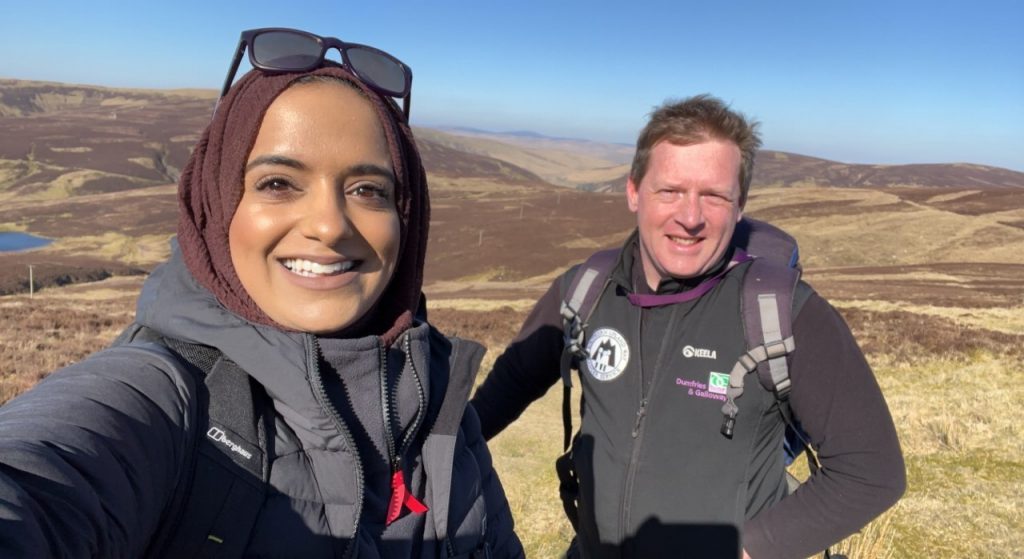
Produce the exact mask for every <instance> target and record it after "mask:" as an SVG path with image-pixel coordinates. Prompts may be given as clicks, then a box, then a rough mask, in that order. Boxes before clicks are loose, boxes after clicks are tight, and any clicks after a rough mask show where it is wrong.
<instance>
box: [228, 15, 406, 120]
mask: <svg viewBox="0 0 1024 559" xmlns="http://www.w3.org/2000/svg"><path fill="white" fill-rule="evenodd" d="M246 47H248V48H249V63H250V64H252V67H253V68H258V69H260V70H262V71H264V72H306V71H308V70H313V69H315V68H319V67H320V66H321V65H323V63H324V57H325V56H326V55H327V51H328V50H329V49H332V48H336V49H338V52H340V53H341V61H342V66H344V67H345V68H346V69H347V70H348V71H350V72H352V73H353V74H355V75H356V77H358V78H359V79H360V80H362V82H363V83H365V84H366V85H367V86H368V87H370V88H371V89H373V90H374V91H376V92H377V93H380V94H382V95H386V96H388V97H395V98H400V99H402V113H404V114H405V120H406V122H408V120H409V104H410V97H411V96H412V70H410V69H409V67H408V66H406V65H405V64H403V63H402V61H401V60H399V59H397V58H395V57H394V56H391V55H390V54H388V53H386V52H384V51H382V50H378V49H375V48H373V47H368V46H366V45H358V44H356V43H346V42H344V41H342V40H341V39H337V38H335V37H321V36H319V35H314V34H313V33H308V32H306V31H300V30H298V29H287V28H283V27H266V28H262V29H249V30H248V31H242V36H241V38H239V39H238V48H236V49H235V58H234V60H232V61H231V69H230V70H228V76H227V79H225V80H224V87H223V88H221V91H220V96H221V97H224V96H225V95H227V92H228V89H230V88H231V82H233V81H234V79H235V73H236V72H238V65H239V64H240V63H241V62H242V53H243V52H245V50H246Z"/></svg>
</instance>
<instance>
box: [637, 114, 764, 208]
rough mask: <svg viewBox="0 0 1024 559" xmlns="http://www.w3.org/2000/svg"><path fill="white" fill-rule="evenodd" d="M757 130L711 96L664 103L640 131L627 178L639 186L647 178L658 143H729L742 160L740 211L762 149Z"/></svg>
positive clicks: (756, 124) (744, 118)
mask: <svg viewBox="0 0 1024 559" xmlns="http://www.w3.org/2000/svg"><path fill="white" fill-rule="evenodd" d="M758 127H759V123H758V122H757V121H754V120H750V119H747V117H745V116H744V115H743V114H742V113H738V112H736V111H733V110H730V109H729V107H728V105H726V104H725V103H723V102H722V101H721V100H720V99H718V98H715V97H712V96H711V95H707V94H704V95H696V96H694V97H690V98H688V99H683V100H681V101H678V100H670V101H666V102H665V103H664V104H663V105H661V106H660V107H658V108H657V109H655V110H654V112H652V113H651V118H650V120H649V121H648V122H647V125H646V126H644V129H643V130H641V131H640V137H639V138H638V139H637V142H636V153H635V154H634V155H633V167H632V168H631V169H630V171H629V178H630V179H632V180H633V184H636V185H637V186H639V185H640V181H642V180H643V178H644V175H645V174H647V165H648V163H649V162H650V159H651V151H652V150H653V149H654V146H655V145H657V144H658V142H661V141H666V142H669V143H671V144H674V145H677V146H689V145H693V144H699V143H701V142H706V141H709V140H725V141H729V142H732V143H734V144H736V146H737V147H739V148H740V157H741V158H742V161H741V163H740V169H739V173H740V175H739V181H740V207H741V208H742V207H743V206H744V205H745V204H746V202H747V192H748V191H749V190H750V180H751V178H752V177H753V174H754V155H755V154H756V153H757V149H758V148H759V147H761V137H760V135H759V134H758Z"/></svg>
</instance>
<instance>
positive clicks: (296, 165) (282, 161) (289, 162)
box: [245, 155, 308, 173]
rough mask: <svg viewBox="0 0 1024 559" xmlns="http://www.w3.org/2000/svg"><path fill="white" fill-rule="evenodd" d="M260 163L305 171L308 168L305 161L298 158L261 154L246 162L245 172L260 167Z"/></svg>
mask: <svg viewBox="0 0 1024 559" xmlns="http://www.w3.org/2000/svg"><path fill="white" fill-rule="evenodd" d="M260 165H283V166H285V167H291V168H293V169H298V170H300V171H304V170H306V169H307V168H308V167H306V164H305V163H303V162H301V161H299V160H298V159H292V158H291V157H285V156H283V155H261V156H259V157H257V158H256V159H253V160H252V161H250V162H248V163H246V165H245V172H246V173H248V172H249V171H251V170H252V169H253V168H255V167H259V166H260Z"/></svg>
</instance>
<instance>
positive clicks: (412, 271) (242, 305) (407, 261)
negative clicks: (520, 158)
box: [178, 66, 430, 344]
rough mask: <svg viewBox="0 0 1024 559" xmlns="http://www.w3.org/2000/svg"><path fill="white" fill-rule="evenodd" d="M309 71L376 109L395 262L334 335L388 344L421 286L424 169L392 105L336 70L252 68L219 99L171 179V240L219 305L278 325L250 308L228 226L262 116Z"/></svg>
mask: <svg viewBox="0 0 1024 559" xmlns="http://www.w3.org/2000/svg"><path fill="white" fill-rule="evenodd" d="M308 75H324V76H334V77H338V78H342V79H344V80H345V81H348V82H351V83H352V84H353V85H354V86H355V87H356V88H358V89H359V90H361V91H363V92H364V93H365V94H366V97H367V98H368V99H369V100H370V102H371V104H373V106H374V108H375V109H376V110H377V115H378V116H379V118H380V121H381V123H382V127H383V129H384V135H385V137H386V138H387V141H388V149H389V151H390V153H391V161H392V165H393V166H394V171H395V177H396V179H397V184H396V188H395V204H396V207H397V209H398V217H399V221H400V222H401V248H400V250H399V253H398V264H397V266H396V267H395V272H394V275H393V276H392V277H391V282H390V283H389V284H388V287H387V288H386V289H385V290H384V292H383V293H382V294H381V296H380V299H379V300H378V301H377V304H376V306H375V307H373V308H372V309H371V310H370V311H369V312H368V313H367V315H366V316H364V317H363V318H362V319H361V320H359V321H358V326H355V327H349V328H347V329H346V331H344V332H341V334H344V335H355V334H376V335H380V336H381V337H382V338H383V339H384V342H385V343H386V344H390V343H391V342H393V341H394V340H395V339H397V338H398V336H399V334H401V333H402V332H403V331H404V330H406V329H407V328H409V326H410V325H411V324H412V317H413V314H414V313H415V311H416V307H417V305H418V304H419V299H420V290H421V288H422V286H423V265H424V261H425V258H426V249H427V230H428V227H429V223H430V201H429V198H428V195H427V179H426V173H425V172H424V170H423V164H422V163H421V161H420V154H419V151H418V150H417V149H416V143H415V141H414V139H413V136H412V131H411V130H410V128H409V126H408V125H407V124H405V123H403V122H402V117H401V112H400V111H399V110H398V109H397V107H396V106H395V105H394V104H393V103H392V102H390V101H388V100H385V99H383V98H381V97H380V96H379V95H378V94H377V93H375V92H374V91H373V90H371V89H369V88H368V87H366V85H364V84H363V83H362V82H360V81H359V80H358V79H356V78H355V77H354V76H353V75H352V74H350V73H349V72H347V71H345V70H344V69H342V68H338V67H333V66H330V67H323V68H319V69H316V70H313V71H310V72H298V73H295V72H293V73H285V74H273V75H270V74H264V73H263V72H261V71H258V70H253V71H250V72H249V73H248V74H246V75H245V76H243V77H242V78H241V79H240V80H238V82H237V83H235V85H234V86H232V87H231V90H230V91H229V92H228V94H227V95H225V96H224V98H223V99H221V100H220V104H219V105H218V108H217V112H216V114H215V115H214V117H213V120H212V121H211V122H210V124H209V126H207V127H206V130H205V131H204V132H203V136H202V137H201V138H200V139H199V143H198V144H196V146H195V149H194V150H193V151H192V155H191V156H190V157H189V160H188V163H187V164H186V165H185V169H184V171H183V173H182V175H181V180H180V181H179V182H178V206H179V214H178V244H179V245H180V246H181V252H182V255H183V257H184V260H185V264H186V266H188V269H189V271H190V272H191V273H192V276H193V277H195V279H196V280H197V281H198V282H199V283H200V284H201V285H202V286H203V287H205V288H206V289H208V290H209V291H210V292H211V293H213V294H214V296H216V297H217V300H218V301H219V302H220V304H222V305H224V307H225V308H227V309H228V310H229V311H231V312H233V313H235V314H237V315H238V316H240V317H242V318H244V319H246V320H248V321H250V322H254V323H257V324H264V325H269V326H274V327H276V328H280V329H282V330H285V328H284V327H283V326H281V325H279V324H277V323H275V322H274V321H273V320H272V319H271V318H270V317H269V316H267V315H266V313H264V312H263V310H262V309H260V308H259V306H257V305H256V303H255V302H254V301H253V300H252V298H251V297H250V296H249V293H248V292H247V291H246V290H245V288H244V287H243V286H242V282H241V280H239V278H238V274H237V273H236V272H235V267H234V265H233V264H232V262H231V251H230V248H229V244H228V229H229V227H230V225H231V218H232V217H233V216H234V214H235V209H236V208H237V207H238V203H239V201H240V200H241V199H242V187H243V181H244V175H245V173H244V167H245V163H246V161H247V160H248V157H249V152H250V151H252V146H253V144H255V142H256V135H257V134H258V133H259V129H260V124H261V123H262V121H263V115H264V114H265V113H266V111H267V108H268V107H269V106H270V104H271V103H273V101H274V99H276V98H277V96H278V95H280V94H281V92H283V91H284V90H285V89H287V88H288V87H289V86H290V85H292V83H293V82H295V81H296V80H297V79H299V78H302V77H303V76H308ZM353 330H357V331H353Z"/></svg>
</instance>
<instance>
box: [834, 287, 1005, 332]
mask: <svg viewBox="0 0 1024 559" xmlns="http://www.w3.org/2000/svg"><path fill="white" fill-rule="evenodd" d="M1022 297H1024V294H1022ZM836 306H837V307H839V308H841V309H858V310H863V311H875V312H881V313H886V312H908V313H913V314H919V315H925V316H934V317H939V318H946V319H950V320H952V321H953V322H954V323H956V324H959V325H962V326H963V327H965V328H968V329H985V330H992V331H995V332H1003V333H1005V334H1016V335H1024V305H1020V306H1017V307H1009V308H1003V307H996V308H988V309H979V308H972V309H964V308H958V307H941V306H936V305H913V304H908V303H895V302H892V301H877V300H863V301H843V302H841V303H837V304H836Z"/></svg>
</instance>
